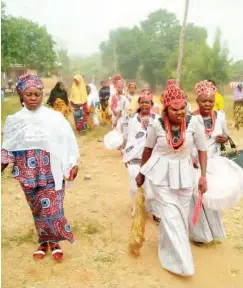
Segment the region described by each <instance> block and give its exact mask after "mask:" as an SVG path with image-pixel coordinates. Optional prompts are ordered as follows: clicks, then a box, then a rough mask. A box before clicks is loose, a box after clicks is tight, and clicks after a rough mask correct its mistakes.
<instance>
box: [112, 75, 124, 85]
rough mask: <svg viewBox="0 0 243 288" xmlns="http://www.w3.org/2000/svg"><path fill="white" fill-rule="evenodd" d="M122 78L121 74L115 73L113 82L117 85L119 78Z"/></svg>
mask: <svg viewBox="0 0 243 288" xmlns="http://www.w3.org/2000/svg"><path fill="white" fill-rule="evenodd" d="M121 79H122V77H121V75H119V74H115V75H113V77H112V83H113V84H114V85H116V82H117V81H118V80H121Z"/></svg>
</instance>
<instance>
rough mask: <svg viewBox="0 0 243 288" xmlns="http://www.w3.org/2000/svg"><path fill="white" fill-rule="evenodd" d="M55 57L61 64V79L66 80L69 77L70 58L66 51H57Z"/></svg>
mask: <svg viewBox="0 0 243 288" xmlns="http://www.w3.org/2000/svg"><path fill="white" fill-rule="evenodd" d="M57 57H58V60H59V62H60V63H61V64H62V77H63V79H68V78H69V77H70V58H69V56H68V50H67V49H59V50H58V51H57Z"/></svg>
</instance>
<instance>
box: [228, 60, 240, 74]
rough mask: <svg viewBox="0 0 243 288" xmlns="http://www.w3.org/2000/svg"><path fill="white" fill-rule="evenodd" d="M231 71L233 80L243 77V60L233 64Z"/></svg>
mask: <svg viewBox="0 0 243 288" xmlns="http://www.w3.org/2000/svg"><path fill="white" fill-rule="evenodd" d="M230 69H231V75H232V77H233V78H238V77H240V76H241V77H243V60H239V61H236V62H233V63H232V65H231V67H230Z"/></svg>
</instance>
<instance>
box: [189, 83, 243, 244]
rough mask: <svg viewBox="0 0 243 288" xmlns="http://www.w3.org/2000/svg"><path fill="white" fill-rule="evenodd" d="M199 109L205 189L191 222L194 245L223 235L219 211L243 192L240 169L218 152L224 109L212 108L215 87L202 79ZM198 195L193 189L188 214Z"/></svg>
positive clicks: (195, 157)
mask: <svg viewBox="0 0 243 288" xmlns="http://www.w3.org/2000/svg"><path fill="white" fill-rule="evenodd" d="M195 91H196V94H197V103H198V106H199V109H198V110H197V111H195V112H194V113H193V114H195V115H197V117H200V118H201V117H202V118H203V122H204V126H205V129H204V130H205V135H206V137H207V146H208V165H207V179H208V191H207V193H206V194H205V195H204V197H203V209H202V211H201V213H200V217H199V220H198V222H197V224H196V225H195V226H193V225H192V223H191V222H189V224H190V236H191V237H192V240H193V241H194V243H195V244H196V245H202V244H203V243H209V242H211V241H213V240H214V239H220V238H224V237H225V236H226V233H225V229H224V225H223V222H222V211H223V210H224V209H227V208H231V207H233V206H234V205H235V204H236V203H237V201H238V200H239V199H240V198H241V196H242V194H243V169H242V168H241V167H240V166H238V165H237V164H235V163H234V162H233V161H231V160H229V159H228V158H226V157H222V156H220V154H221V145H222V144H225V143H226V142H227V141H228V136H227V134H228V132H227V127H226V119H225V113H224V112H223V111H218V112H215V111H214V110H213V107H214V101H215V93H216V91H217V89H216V87H215V86H214V85H213V84H212V83H211V82H208V81H202V82H200V83H198V84H197V85H196V87H195ZM193 162H194V166H195V168H197V169H196V171H195V172H196V179H198V177H199V175H200V169H199V165H198V155H197V151H194V153H193ZM197 198H198V190H197V189H195V191H194V195H193V198H192V201H191V214H192V213H193V211H194V208H195V205H196V202H197Z"/></svg>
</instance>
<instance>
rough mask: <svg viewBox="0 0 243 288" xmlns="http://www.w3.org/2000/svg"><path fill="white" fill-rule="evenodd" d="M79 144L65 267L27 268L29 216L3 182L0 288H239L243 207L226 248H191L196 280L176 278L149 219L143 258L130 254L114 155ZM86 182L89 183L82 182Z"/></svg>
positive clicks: (122, 177)
mask: <svg viewBox="0 0 243 288" xmlns="http://www.w3.org/2000/svg"><path fill="white" fill-rule="evenodd" d="M231 134H232V133H231ZM234 134H235V136H239V135H238V134H237V133H234ZM238 139H239V138H238ZM78 141H79V144H80V151H81V161H80V167H81V169H80V170H81V171H80V174H79V177H78V179H77V181H76V182H75V184H74V185H73V186H72V188H71V189H69V190H67V192H66V198H65V214H66V217H67V219H68V220H69V222H70V224H71V226H72V229H73V231H74V234H75V236H76V242H75V244H74V245H71V244H69V243H63V246H62V247H63V248H64V251H65V261H64V262H63V263H61V264H56V263H54V262H53V261H52V259H51V257H50V256H49V255H48V257H46V259H45V260H43V261H42V262H38V263H36V262H34V261H33V260H32V253H33V252H34V250H35V248H36V236H35V231H34V226H33V220H32V217H31V214H30V210H29V208H28V206H27V203H26V201H25V198H24V195H23V193H22V191H21V189H20V187H19V185H18V183H17V182H16V181H13V180H12V179H6V180H3V185H2V287H3V288H54V287H55V288H64V287H65V288H68V287H70V288H82V287H101V288H102V287H107V288H108V287H109V288H113V287H114V288H115V287H122V288H129V287H134V288H140V287H141V288H143V287H144V288H145V287H150V288H152V287H154V288H162V287H163V288H177V287H178V288H184V287H187V288H192V287H193V288H205V287H207V288H236V287H237V288H240V287H243V201H242V202H241V203H240V204H239V205H238V206H237V207H235V208H234V209H232V210H231V211H228V212H227V213H226V214H225V217H224V222H225V226H226V229H227V232H228V238H227V239H226V240H224V241H222V243H220V242H216V243H214V244H211V245H209V246H206V247H200V248H199V247H195V246H192V251H193V256H194V262H195V266H196V274H195V276H194V277H192V278H190V279H184V278H181V277H176V276H174V275H172V274H170V273H168V272H166V271H165V270H163V269H162V268H161V266H160V263H159V260H158V257H157V243H158V241H157V240H158V235H157V234H158V233H157V230H158V229H157V226H156V225H155V224H154V223H153V222H152V221H151V217H150V218H149V219H148V221H147V226H146V235H145V236H146V242H145V244H144V247H143V249H142V253H141V256H140V258H139V259H133V258H131V257H130V256H129V255H128V253H127V243H128V242H127V241H128V235H129V231H130V226H131V208H130V202H129V186H128V177H127V172H126V169H125V167H124V165H123V164H122V163H121V161H120V155H119V153H118V152H116V151H107V150H105V149H104V147H103V143H100V142H98V141H97V139H96V140H93V141H87V140H84V138H79V140H78ZM84 141H85V142H84ZM241 144H243V143H241ZM85 174H90V175H91V180H84V175H85Z"/></svg>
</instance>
